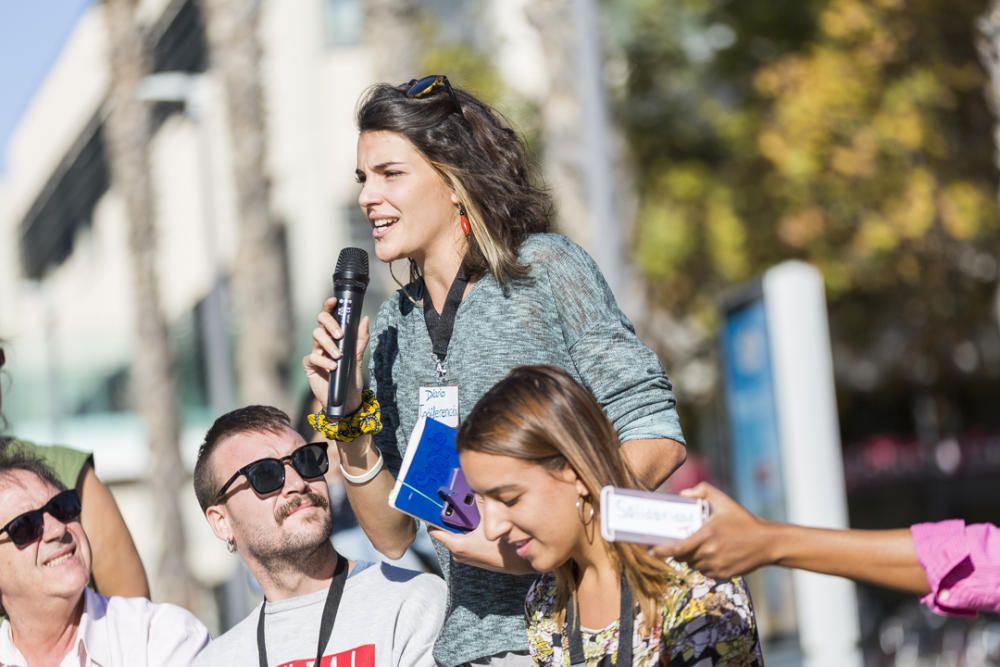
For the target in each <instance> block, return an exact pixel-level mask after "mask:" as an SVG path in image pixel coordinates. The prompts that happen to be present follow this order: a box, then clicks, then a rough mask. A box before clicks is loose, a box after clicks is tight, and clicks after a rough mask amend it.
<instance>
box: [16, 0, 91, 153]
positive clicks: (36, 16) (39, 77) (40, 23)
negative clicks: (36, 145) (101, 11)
mask: <svg viewBox="0 0 1000 667" xmlns="http://www.w3.org/2000/svg"><path fill="white" fill-rule="evenodd" d="M91 4H93V0H0V172H3V171H5V170H6V163H7V145H8V143H9V142H10V137H11V134H12V133H13V131H14V128H15V127H16V126H17V123H18V120H19V119H20V117H21V114H23V113H24V112H25V110H26V109H27V108H28V105H29V104H30V103H31V99H32V97H34V95H35V92H36V91H37V90H38V86H39V85H40V84H41V82H42V81H43V80H44V79H45V75H46V74H47V73H48V71H49V69H50V68H51V67H52V65H53V63H55V61H56V58H58V56H59V52H60V51H61V50H62V47H63V44H64V43H65V42H66V38H67V37H69V35H70V33H71V32H72V30H73V26H74V25H75V24H76V21H77V19H78V18H79V17H80V15H81V14H82V13H83V11H84V10H85V9H86V8H87V7H89V6H90V5H91Z"/></svg>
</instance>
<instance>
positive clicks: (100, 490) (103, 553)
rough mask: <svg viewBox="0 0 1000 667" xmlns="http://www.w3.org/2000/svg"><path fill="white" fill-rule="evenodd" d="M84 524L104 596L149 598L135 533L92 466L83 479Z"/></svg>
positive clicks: (93, 572)
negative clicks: (133, 538)
mask: <svg viewBox="0 0 1000 667" xmlns="http://www.w3.org/2000/svg"><path fill="white" fill-rule="evenodd" d="M79 491H80V499H81V503H82V505H83V513H82V517H81V521H82V523H83V529H84V531H85V532H86V533H87V537H88V538H89V539H90V545H91V551H92V553H93V559H94V562H93V568H92V574H93V577H94V584H95V586H96V588H97V590H98V592H100V593H101V594H102V595H121V596H123V597H144V598H148V597H149V582H148V581H147V580H146V570H145V569H143V567H142V561H141V560H140V559H139V552H138V551H137V550H136V548H135V542H133V541H132V534H131V533H129V530H128V526H126V525H125V520H124V519H123V518H122V514H121V511H119V509H118V503H116V502H115V499H114V496H112V495H111V491H109V490H108V487H107V486H105V485H104V483H103V482H101V480H99V479H97V475H96V474H95V473H94V468H93V467H92V466H90V465H89V464H88V465H87V467H86V468H85V469H84V472H83V474H82V476H81V480H80V484H79Z"/></svg>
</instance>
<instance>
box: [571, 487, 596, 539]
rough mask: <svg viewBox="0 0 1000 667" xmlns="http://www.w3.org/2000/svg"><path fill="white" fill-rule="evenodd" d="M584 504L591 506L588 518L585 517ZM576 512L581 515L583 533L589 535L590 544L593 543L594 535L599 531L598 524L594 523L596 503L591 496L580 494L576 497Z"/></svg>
mask: <svg viewBox="0 0 1000 667" xmlns="http://www.w3.org/2000/svg"><path fill="white" fill-rule="evenodd" d="M584 505H586V506H587V507H588V508H590V515H589V516H588V517H587V518H586V519H584V518H583V506H584ZM576 513H577V516H579V517H580V523H582V524H583V533H584V535H586V537H587V542H588V544H593V543H594V535H595V534H596V533H597V524H595V523H594V515H595V514H596V511H595V510H594V503H593V502H591V500H590V496H579V497H578V498H577V499H576Z"/></svg>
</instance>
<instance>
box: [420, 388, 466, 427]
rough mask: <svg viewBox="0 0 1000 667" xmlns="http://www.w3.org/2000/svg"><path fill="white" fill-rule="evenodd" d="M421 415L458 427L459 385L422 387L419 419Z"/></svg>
mask: <svg viewBox="0 0 1000 667" xmlns="http://www.w3.org/2000/svg"><path fill="white" fill-rule="evenodd" d="M421 417H427V418H428V419H436V420H437V421H439V422H441V423H442V424H447V425H448V426H453V427H455V428H458V385H454V384H452V385H447V386H445V387H421V388H420V406H419V407H418V408H417V419H420V418H421Z"/></svg>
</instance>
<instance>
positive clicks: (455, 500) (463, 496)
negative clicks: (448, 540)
mask: <svg viewBox="0 0 1000 667" xmlns="http://www.w3.org/2000/svg"><path fill="white" fill-rule="evenodd" d="M438 495H439V496H441V499H442V500H443V501H444V507H443V508H442V509H441V522H442V523H444V524H447V525H449V526H451V527H452V528H457V529H458V530H466V531H468V530H475V528H476V526H478V525H479V508H477V507H476V493H475V491H473V490H472V489H470V488H469V483H468V482H467V481H465V475H463V474H462V469H461V468H453V469H452V471H451V479H450V481H449V482H448V486H442V487H441V488H439V489H438Z"/></svg>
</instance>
